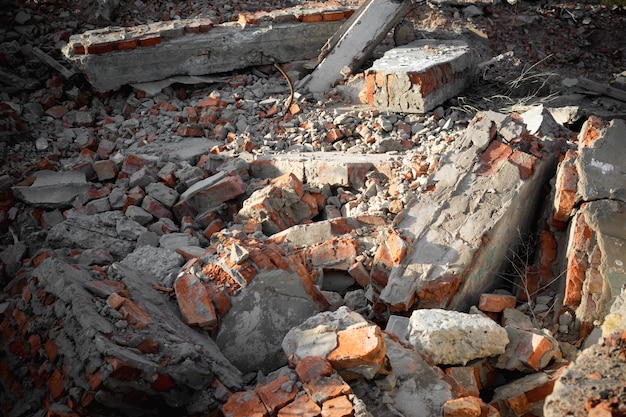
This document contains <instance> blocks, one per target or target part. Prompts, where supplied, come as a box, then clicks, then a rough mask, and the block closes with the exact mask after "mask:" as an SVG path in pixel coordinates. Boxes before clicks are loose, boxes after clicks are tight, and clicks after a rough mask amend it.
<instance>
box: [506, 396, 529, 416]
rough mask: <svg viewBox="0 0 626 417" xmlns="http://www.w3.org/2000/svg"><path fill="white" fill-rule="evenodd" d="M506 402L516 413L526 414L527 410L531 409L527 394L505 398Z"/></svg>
mask: <svg viewBox="0 0 626 417" xmlns="http://www.w3.org/2000/svg"><path fill="white" fill-rule="evenodd" d="M504 403H505V404H506V405H507V406H508V407H509V408H511V409H512V410H513V411H514V412H515V413H517V414H516V415H519V416H521V415H524V414H525V413H526V412H527V411H529V410H530V404H529V403H528V399H527V398H526V394H523V393H522V394H520V395H518V396H517V397H514V398H507V399H505V400H504Z"/></svg>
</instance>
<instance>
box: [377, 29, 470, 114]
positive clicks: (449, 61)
mask: <svg viewBox="0 0 626 417" xmlns="http://www.w3.org/2000/svg"><path fill="white" fill-rule="evenodd" d="M473 65H474V63H473V60H472V55H471V52H470V49H469V46H468V44H467V43H465V42H463V41H455V40H446V41H440V40H433V39H423V40H417V41H414V42H411V43H409V44H407V45H404V46H401V47H398V48H394V49H391V50H389V51H387V52H386V53H385V55H384V56H383V57H382V58H380V59H378V60H376V61H374V65H373V66H372V67H371V68H369V69H368V70H367V71H365V80H366V90H367V91H366V92H367V102H368V104H370V105H373V106H376V107H378V108H380V109H384V110H390V111H396V112H403V113H425V112H427V111H430V110H432V109H434V108H435V107H437V106H439V105H440V104H442V103H443V102H444V101H446V100H448V99H450V98H452V97H454V96H455V95H457V94H459V93H460V92H461V91H463V89H464V88H465V86H466V85H467V84H468V82H469V81H470V77H471V76H472V74H473Z"/></svg>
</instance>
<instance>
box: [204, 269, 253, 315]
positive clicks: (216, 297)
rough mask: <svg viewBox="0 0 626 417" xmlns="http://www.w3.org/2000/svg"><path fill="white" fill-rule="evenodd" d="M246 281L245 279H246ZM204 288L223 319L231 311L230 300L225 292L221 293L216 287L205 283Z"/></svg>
mask: <svg viewBox="0 0 626 417" xmlns="http://www.w3.org/2000/svg"><path fill="white" fill-rule="evenodd" d="M244 279H245V278H244ZM204 287H205V288H206V290H207V293H208V294H209V298H210V299H211V302H212V303H213V306H214V307H215V311H216V312H217V315H218V316H220V317H223V316H224V315H225V314H226V313H228V310H230V298H228V295H226V294H225V293H224V292H223V291H220V290H219V289H218V288H217V287H216V286H215V285H213V284H210V283H205V284H204Z"/></svg>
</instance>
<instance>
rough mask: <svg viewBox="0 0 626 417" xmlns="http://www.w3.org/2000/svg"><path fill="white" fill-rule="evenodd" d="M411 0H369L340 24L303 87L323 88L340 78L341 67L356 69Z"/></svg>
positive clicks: (310, 88)
mask: <svg viewBox="0 0 626 417" xmlns="http://www.w3.org/2000/svg"><path fill="white" fill-rule="evenodd" d="M411 4H412V2H411V1H410V0H368V1H366V2H365V4H363V6H361V7H360V8H359V9H358V10H357V12H356V13H355V14H353V15H352V17H350V19H348V21H347V22H345V23H344V25H343V26H342V27H341V30H340V31H339V32H337V33H336V34H335V35H334V36H333V38H332V39H330V41H329V43H328V44H327V46H326V47H325V49H324V51H323V52H322V58H323V59H322V61H321V62H320V63H319V65H318V66H317V67H316V68H315V70H314V71H313V73H312V74H311V78H310V79H309V81H308V82H307V84H306V87H307V88H308V89H309V91H311V92H323V91H326V90H328V89H329V88H331V87H332V86H333V84H334V83H335V82H336V81H338V80H340V79H341V78H343V76H342V75H341V70H342V69H343V68H344V67H348V68H350V70H351V71H352V72H354V71H355V70H357V69H358V68H359V67H360V66H361V64H362V63H363V61H365V59H367V57H368V56H369V54H370V53H371V52H372V50H374V48H375V47H376V46H377V45H378V44H379V43H380V42H381V41H382V40H383V38H384V37H385V36H386V35H387V33H389V31H390V30H391V29H392V28H393V27H394V26H395V25H396V24H397V23H398V22H399V21H400V20H401V19H402V18H403V17H404V16H405V15H406V13H407V11H408V10H409V8H410V7H411Z"/></svg>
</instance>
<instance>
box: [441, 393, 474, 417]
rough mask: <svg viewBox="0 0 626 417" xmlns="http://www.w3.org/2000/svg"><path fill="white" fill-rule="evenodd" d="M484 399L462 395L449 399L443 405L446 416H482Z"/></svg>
mask: <svg viewBox="0 0 626 417" xmlns="http://www.w3.org/2000/svg"><path fill="white" fill-rule="evenodd" d="M482 404H483V402H482V400H481V399H480V398H477V397H462V398H457V399H454V400H448V401H446V402H445V404H444V405H443V415H444V417H480V415H481V405H482Z"/></svg>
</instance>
